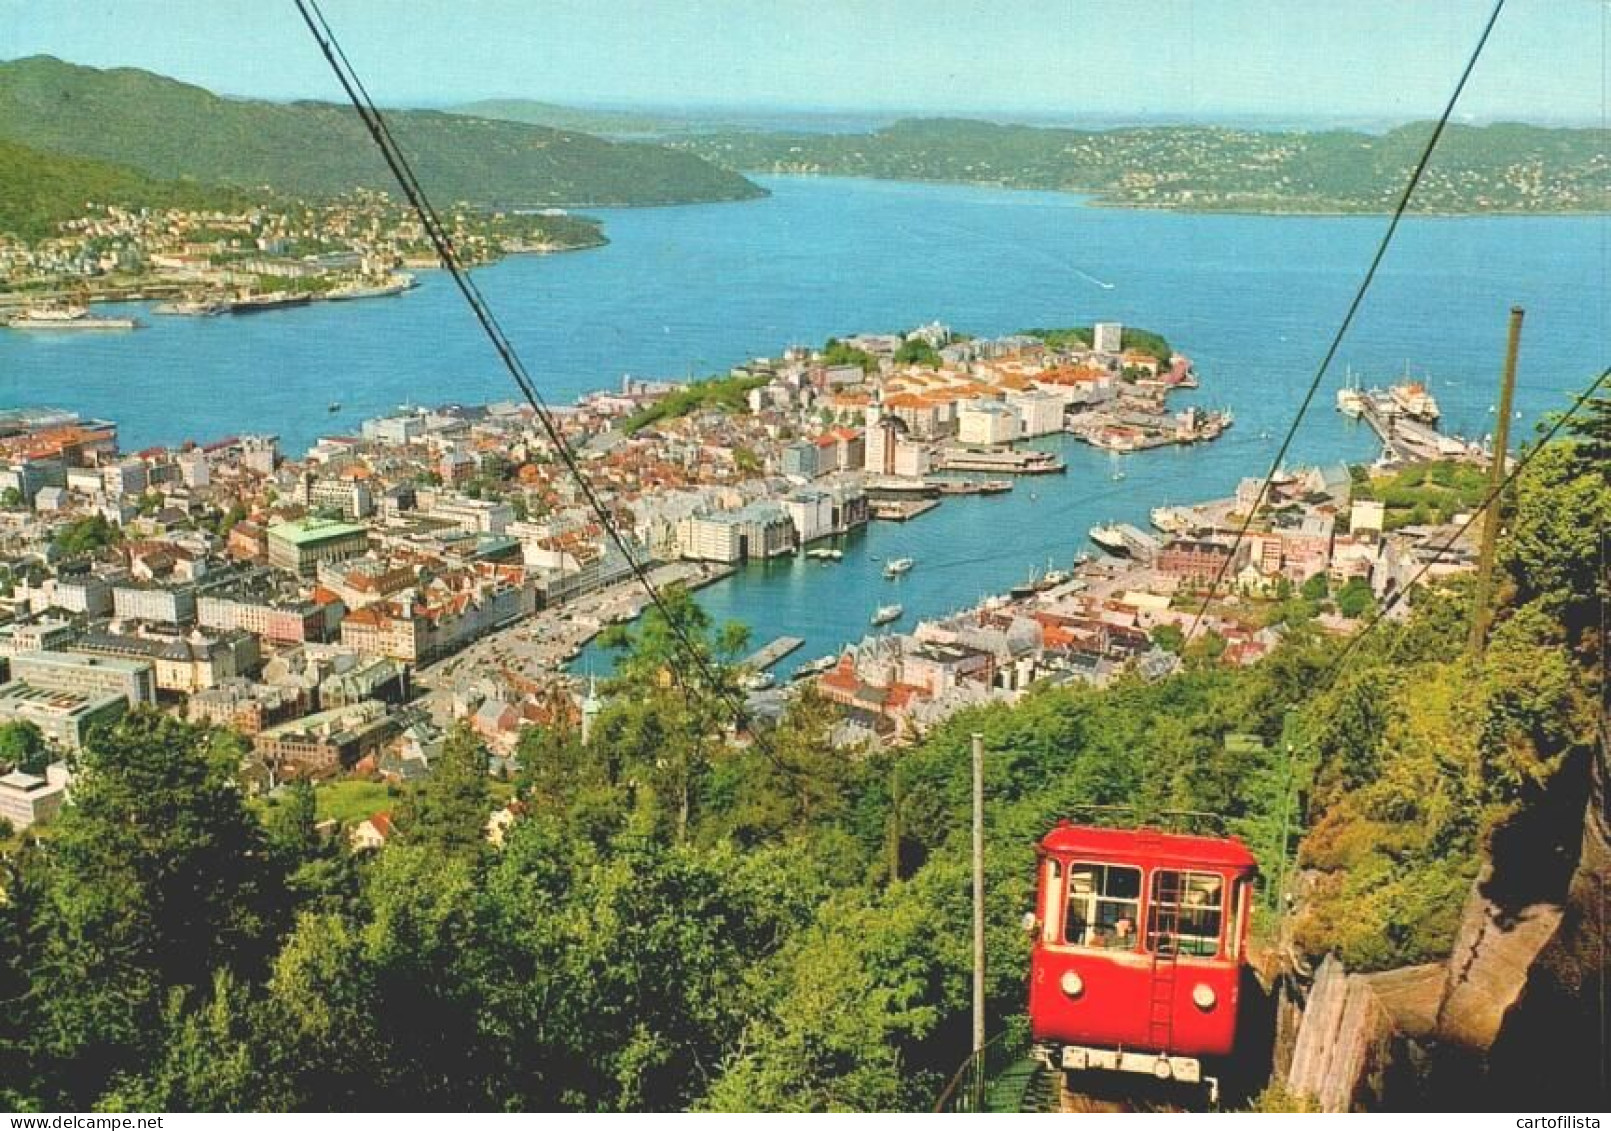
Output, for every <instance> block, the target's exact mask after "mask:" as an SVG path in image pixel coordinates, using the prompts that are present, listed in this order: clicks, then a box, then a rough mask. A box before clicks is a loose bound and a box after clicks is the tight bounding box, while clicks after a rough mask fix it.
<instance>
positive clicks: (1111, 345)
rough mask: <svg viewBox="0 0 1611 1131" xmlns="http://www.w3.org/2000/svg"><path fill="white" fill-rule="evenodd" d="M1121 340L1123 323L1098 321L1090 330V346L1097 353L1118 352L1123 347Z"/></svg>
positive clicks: (1122, 339) (1122, 338) (1122, 337)
mask: <svg viewBox="0 0 1611 1131" xmlns="http://www.w3.org/2000/svg"><path fill="white" fill-rule="evenodd" d="M1123 341H1124V325H1123V323H1120V322H1098V323H1097V324H1096V325H1095V326H1094V327H1093V328H1092V330H1091V348H1092V349H1094V350H1096V352H1097V353H1118V352H1119V351H1120V350H1122V349H1123V348H1124V347H1123V346H1122V345H1121V344H1120V343H1122V342H1123Z"/></svg>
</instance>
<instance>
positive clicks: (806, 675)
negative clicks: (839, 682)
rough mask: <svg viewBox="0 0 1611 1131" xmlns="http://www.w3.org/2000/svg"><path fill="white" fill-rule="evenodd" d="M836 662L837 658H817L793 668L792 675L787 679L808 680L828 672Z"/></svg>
mask: <svg viewBox="0 0 1611 1131" xmlns="http://www.w3.org/2000/svg"><path fill="white" fill-rule="evenodd" d="M838 662H839V657H838V656H818V657H817V658H816V659H815V660H807V661H806V662H805V663H803V664H801V665H800V666H799V667H797V668H795V669H794V674H793V675H792V676H790V677H789V678H790V679H795V680H801V679H810V678H811V677H812V676H817V675H821V674H822V673H823V672H825V671H828V670H829V669H830V668H832V667H833V666H834V665H835V664H837V663H838Z"/></svg>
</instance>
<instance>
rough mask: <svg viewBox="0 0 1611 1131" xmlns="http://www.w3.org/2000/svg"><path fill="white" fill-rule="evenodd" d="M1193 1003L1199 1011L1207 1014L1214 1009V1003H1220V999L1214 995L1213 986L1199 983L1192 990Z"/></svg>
mask: <svg viewBox="0 0 1611 1131" xmlns="http://www.w3.org/2000/svg"><path fill="white" fill-rule="evenodd" d="M1191 1001H1192V1004H1193V1005H1195V1006H1196V1007H1197V1008H1198V1009H1201V1010H1203V1011H1204V1012H1207V1011H1208V1010H1210V1009H1213V1008H1214V1003H1215V1002H1217V1001H1219V997H1218V996H1217V995H1216V994H1215V993H1214V987H1213V986H1209V985H1205V984H1204V983H1202V982H1198V983H1197V984H1196V985H1195V986H1193V987H1192V988H1191Z"/></svg>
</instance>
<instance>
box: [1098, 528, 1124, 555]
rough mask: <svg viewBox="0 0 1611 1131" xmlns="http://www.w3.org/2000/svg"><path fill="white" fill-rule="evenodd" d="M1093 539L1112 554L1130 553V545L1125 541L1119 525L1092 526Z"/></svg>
mask: <svg viewBox="0 0 1611 1131" xmlns="http://www.w3.org/2000/svg"><path fill="white" fill-rule="evenodd" d="M1090 533H1091V541H1093V542H1095V543H1096V544H1097V545H1098V546H1101V547H1102V548H1103V549H1104V550H1106V551H1107V552H1108V553H1110V554H1121V555H1124V554H1128V553H1129V552H1130V547H1129V546H1128V545H1127V544H1126V543H1125V540H1124V534H1123V532H1122V531H1120V530H1119V528H1118V527H1117V526H1111V525H1110V526H1093V527H1091V532H1090Z"/></svg>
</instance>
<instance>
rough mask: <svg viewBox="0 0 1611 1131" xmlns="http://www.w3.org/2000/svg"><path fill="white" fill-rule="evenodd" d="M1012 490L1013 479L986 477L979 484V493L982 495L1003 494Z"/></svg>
mask: <svg viewBox="0 0 1611 1131" xmlns="http://www.w3.org/2000/svg"><path fill="white" fill-rule="evenodd" d="M1011 490H1012V480H1011V479H986V480H985V481H984V482H983V483H981V484H979V494H981V495H1003V494H1006V493H1007V492H1008V491H1011Z"/></svg>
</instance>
